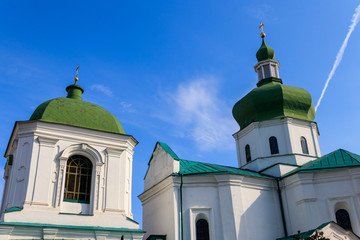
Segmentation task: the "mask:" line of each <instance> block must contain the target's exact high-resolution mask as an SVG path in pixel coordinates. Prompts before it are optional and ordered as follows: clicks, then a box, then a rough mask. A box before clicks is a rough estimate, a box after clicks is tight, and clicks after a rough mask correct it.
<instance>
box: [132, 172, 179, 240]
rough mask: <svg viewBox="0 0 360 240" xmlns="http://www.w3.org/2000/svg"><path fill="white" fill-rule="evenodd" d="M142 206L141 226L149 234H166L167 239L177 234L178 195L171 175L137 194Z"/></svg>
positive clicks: (175, 239)
mask: <svg viewBox="0 0 360 240" xmlns="http://www.w3.org/2000/svg"><path fill="white" fill-rule="evenodd" d="M139 198H140V200H141V201H142V206H143V226H142V228H143V229H144V230H145V231H146V234H145V235H144V239H146V238H147V237H148V236H149V235H151V234H152V235H166V237H167V239H168V240H178V239H180V236H179V222H180V217H179V216H178V212H179V207H178V206H179V201H178V199H179V195H178V188H175V187H174V182H173V178H172V177H168V178H166V179H164V180H163V181H161V182H160V183H158V184H157V185H156V186H154V187H153V188H151V189H149V190H147V191H145V192H144V193H142V194H141V195H140V196H139Z"/></svg>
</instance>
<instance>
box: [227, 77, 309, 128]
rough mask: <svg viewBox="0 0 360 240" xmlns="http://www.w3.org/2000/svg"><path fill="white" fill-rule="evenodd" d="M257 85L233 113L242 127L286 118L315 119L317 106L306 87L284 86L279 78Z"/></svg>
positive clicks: (237, 105)
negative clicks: (315, 107)
mask: <svg viewBox="0 0 360 240" xmlns="http://www.w3.org/2000/svg"><path fill="white" fill-rule="evenodd" d="M257 85H258V87H257V88H255V89H253V90H252V91H251V92H250V93H248V94H247V95H246V96H245V97H243V98H242V99H240V100H239V101H238V102H237V103H236V104H235V105H234V107H233V110H232V113H233V116H234V118H235V120H236V121H237V123H238V124H239V126H240V128H241V129H242V128H245V127H246V126H248V125H249V124H250V123H252V122H258V121H264V120H270V119H279V118H284V117H291V118H297V119H301V120H306V121H313V120H314V118H315V110H314V105H313V102H312V99H311V95H310V93H309V92H307V91H306V90H305V89H302V88H297V87H292V86H287V85H283V84H282V81H281V79H279V78H267V79H263V80H262V81H260V82H259V83H258V84H257Z"/></svg>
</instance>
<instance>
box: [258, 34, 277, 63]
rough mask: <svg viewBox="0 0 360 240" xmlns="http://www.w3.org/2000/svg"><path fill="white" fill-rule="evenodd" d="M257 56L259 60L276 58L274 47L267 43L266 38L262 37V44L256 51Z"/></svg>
mask: <svg viewBox="0 0 360 240" xmlns="http://www.w3.org/2000/svg"><path fill="white" fill-rule="evenodd" d="M256 58H257V60H258V62H261V61H264V60H267V59H275V53H274V49H272V48H271V47H269V46H268V45H266V43H265V40H264V38H263V39H262V44H261V47H260V48H259V50H258V51H257V52H256Z"/></svg>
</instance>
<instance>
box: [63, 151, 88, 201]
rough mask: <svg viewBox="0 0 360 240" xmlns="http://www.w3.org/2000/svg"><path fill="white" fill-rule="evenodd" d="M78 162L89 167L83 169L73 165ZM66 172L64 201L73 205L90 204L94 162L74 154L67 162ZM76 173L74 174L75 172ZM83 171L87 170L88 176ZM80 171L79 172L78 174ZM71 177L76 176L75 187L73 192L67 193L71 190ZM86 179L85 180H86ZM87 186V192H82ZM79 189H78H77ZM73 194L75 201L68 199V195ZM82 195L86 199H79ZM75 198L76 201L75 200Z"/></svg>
mask: <svg viewBox="0 0 360 240" xmlns="http://www.w3.org/2000/svg"><path fill="white" fill-rule="evenodd" d="M76 160H79V161H81V162H82V165H83V164H87V165H88V166H89V167H87V168H86V167H82V165H81V166H74V165H71V164H72V163H75V161H76ZM65 167H66V172H65V182H64V192H63V201H64V202H72V203H85V204H90V201H91V192H92V178H93V169H94V164H93V163H92V161H91V160H90V159H89V158H87V157H85V156H84V155H81V154H74V155H71V156H70V157H69V158H68V159H67V161H66V166H65ZM74 169H75V172H72V171H74ZM82 170H86V171H87V174H85V173H84V172H82ZM78 171H79V172H78ZM71 175H73V176H74V186H72V187H73V188H72V189H74V190H73V191H71V192H70V191H67V189H69V184H71V183H70V182H69V181H70V180H69V179H70V177H71ZM84 177H85V178H84ZM84 184H86V185H85V191H82V192H81V190H82V189H81V187H82V186H83V185H84ZM75 188H77V189H75ZM69 192H70V193H72V194H74V197H73V199H71V198H68V196H67V194H69ZM80 195H85V199H79V198H80ZM74 198H75V199H74Z"/></svg>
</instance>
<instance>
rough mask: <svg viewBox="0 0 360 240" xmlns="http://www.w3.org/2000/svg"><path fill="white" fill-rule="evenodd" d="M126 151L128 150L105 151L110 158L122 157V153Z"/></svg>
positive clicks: (109, 149) (113, 149)
mask: <svg viewBox="0 0 360 240" xmlns="http://www.w3.org/2000/svg"><path fill="white" fill-rule="evenodd" d="M124 150H126V148H125V147H124V148H109V147H107V148H106V149H105V152H106V153H107V155H108V156H109V157H120V155H121V154H122V152H123V151H124Z"/></svg>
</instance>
